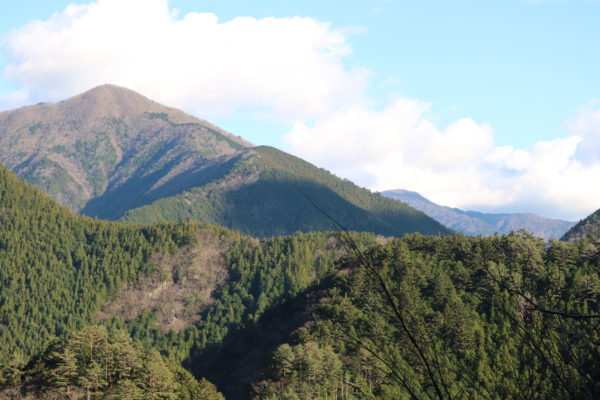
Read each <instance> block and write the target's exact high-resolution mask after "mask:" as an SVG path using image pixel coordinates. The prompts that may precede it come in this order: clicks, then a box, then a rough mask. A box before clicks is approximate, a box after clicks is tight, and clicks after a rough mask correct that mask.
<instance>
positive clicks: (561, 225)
mask: <svg viewBox="0 0 600 400" xmlns="http://www.w3.org/2000/svg"><path fill="white" fill-rule="evenodd" d="M381 193H382V195H384V196H388V197H390V198H394V199H397V200H400V201H402V202H405V203H406V204H408V205H410V206H412V207H414V208H416V209H417V210H420V211H423V212H424V213H425V214H427V215H429V216H430V217H432V218H434V219H436V220H437V221H438V222H440V223H442V224H444V225H446V226H448V227H449V228H452V229H455V230H457V231H460V232H463V233H465V234H467V235H493V234H494V233H496V232H497V233H499V234H503V233H510V232H511V231H518V230H519V229H525V230H526V231H529V232H531V233H533V234H535V235H537V236H539V237H542V238H544V239H558V238H560V237H561V236H562V235H563V234H564V232H566V231H567V230H568V229H569V228H570V227H572V226H573V225H574V224H575V223H574V222H570V221H562V220H557V219H550V218H544V217H540V216H539V215H536V214H533V213H513V214H510V213H497V214H492V213H482V212H479V211H469V210H467V211H465V210H461V209H459V208H452V207H447V206H441V205H438V204H436V203H434V202H432V201H430V200H429V199H427V198H425V197H423V196H422V195H421V194H419V193H417V192H411V191H409V190H404V189H395V190H386V191H383V192H381Z"/></svg>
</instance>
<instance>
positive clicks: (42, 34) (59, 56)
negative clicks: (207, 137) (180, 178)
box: [4, 0, 367, 120]
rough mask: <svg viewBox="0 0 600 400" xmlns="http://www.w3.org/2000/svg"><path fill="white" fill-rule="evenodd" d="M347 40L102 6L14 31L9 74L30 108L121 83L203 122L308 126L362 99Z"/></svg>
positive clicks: (253, 23) (119, 1) (163, 3)
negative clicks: (234, 116)
mask: <svg viewBox="0 0 600 400" xmlns="http://www.w3.org/2000/svg"><path fill="white" fill-rule="evenodd" d="M347 34H348V32H346V31H342V30H334V29H332V28H331V27H330V25H329V24H327V23H323V22H319V21H316V20H314V19H311V18H279V19H276V18H265V19H254V18H249V17H239V18H235V19H233V20H231V21H227V22H219V21H218V19H217V17H216V16H215V15H213V14H203V13H189V14H186V15H183V16H182V17H181V18H179V17H178V16H177V15H175V13H174V11H173V10H171V9H170V8H169V4H168V0H98V1H96V2H94V3H90V4H86V5H71V6H69V7H67V8H66V9H65V10H64V11H63V12H61V13H56V14H54V15H53V16H52V18H51V19H50V20H48V21H35V22H31V23H29V24H27V25H26V26H24V27H23V28H21V29H18V30H16V31H14V32H12V33H11V34H9V36H8V37H7V38H6V42H7V51H8V54H9V63H8V66H7V67H6V68H5V70H4V74H5V75H6V76H7V77H8V78H9V79H11V80H12V81H14V82H17V83H18V84H19V85H20V86H21V87H22V88H23V89H25V90H27V91H28V94H29V100H30V101H39V100H58V99H63V98H65V97H68V96H71V95H74V94H77V93H79V92H82V91H84V90H87V89H89V88H91V87H94V86H96V85H99V84H103V83H114V84H118V85H122V86H126V87H129V88H131V89H134V90H137V91H140V92H141V93H144V94H146V95H147V96H149V97H151V98H153V99H156V100H158V101H161V102H163V103H166V104H169V105H174V106H177V107H180V108H183V109H185V110H187V111H190V112H193V113H195V114H196V115H200V116H203V117H205V118H214V117H217V116H222V115H227V114H230V113H233V112H236V111H240V110H243V111H245V112H261V113H264V114H265V115H266V116H268V117H271V118H275V119H277V118H281V119H286V120H289V119H304V118H310V117H315V116H319V115H323V114H324V113H325V112H327V111H328V110H329V109H330V106H331V104H339V103H344V102H346V101H361V100H360V98H361V93H363V89H364V87H365V85H366V76H367V73H366V72H365V71H363V70H360V69H348V68H346V67H345V66H344V60H345V58H346V57H347V56H349V55H350V54H351V51H352V49H351V47H350V46H349V45H348V43H347V38H346V35H347Z"/></svg>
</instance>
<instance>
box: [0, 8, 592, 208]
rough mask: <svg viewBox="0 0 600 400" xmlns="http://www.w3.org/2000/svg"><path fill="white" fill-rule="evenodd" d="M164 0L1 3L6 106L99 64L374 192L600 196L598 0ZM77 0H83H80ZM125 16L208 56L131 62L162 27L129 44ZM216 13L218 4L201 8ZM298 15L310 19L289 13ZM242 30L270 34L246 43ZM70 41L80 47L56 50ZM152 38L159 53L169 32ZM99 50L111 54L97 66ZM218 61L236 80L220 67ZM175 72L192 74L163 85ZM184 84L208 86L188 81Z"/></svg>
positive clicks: (498, 201)
mask: <svg viewBox="0 0 600 400" xmlns="http://www.w3.org/2000/svg"><path fill="white" fill-rule="evenodd" d="M149 1H150V2H151V3H153V4H155V7H154V8H153V7H150V6H148V7H146V6H144V5H145V4H149V3H143V2H142V1H140V0H121V2H118V1H115V0H100V1H98V2H94V3H92V2H89V1H75V2H73V1H59V0H51V1H32V0H21V1H19V2H12V1H11V2H8V1H4V0H0V34H3V41H2V42H1V43H2V47H1V48H0V69H1V70H2V71H3V72H4V73H3V75H2V76H1V77H0V108H4V109H6V108H13V107H16V106H19V105H22V104H26V103H32V102H37V101H46V100H50V101H56V100H60V99H62V98H65V97H68V96H70V95H74V94H76V93H79V92H81V91H83V90H85V89H87V88H88V87H87V86H89V85H93V84H96V83H104V82H100V81H99V82H96V81H95V80H94V79H96V78H95V77H98V78H97V79H105V80H108V79H111V80H114V81H115V82H114V83H117V84H122V85H124V86H128V87H131V88H132V89H135V90H138V91H140V92H141V93H143V94H146V95H148V96H149V97H152V98H155V99H157V100H158V101H161V102H163V103H166V104H169V105H174V106H177V107H180V108H183V109H185V110H186V111H188V112H191V113H193V114H195V115H197V116H199V117H203V118H206V119H209V120H210V121H211V122H214V123H216V124H218V125H220V126H222V127H223V128H225V129H227V130H230V131H232V132H233V133H235V134H237V135H241V136H243V137H244V138H246V139H248V140H250V141H252V142H254V143H256V144H270V145H274V146H277V147H281V148H284V149H285V150H287V151H290V152H292V153H294V154H297V155H299V156H302V157H304V158H307V159H308V160H309V161H312V162H314V163H315V164H317V165H319V166H323V167H325V168H328V169H330V170H332V171H333V172H335V173H336V174H338V175H340V176H343V177H346V178H349V179H352V180H354V181H356V182H357V183H359V184H361V185H363V186H367V187H370V188H372V189H374V190H384V189H393V188H397V187H402V188H406V189H410V190H416V191H419V192H421V193H423V194H424V195H426V196H428V197H430V198H432V199H433V200H434V201H438V202H440V203H442V204H448V205H452V206H459V207H465V208H476V209H480V210H484V211H534V212H538V213H540V214H543V215H548V216H556V217H563V218H569V219H576V218H580V217H583V216H585V215H586V214H587V213H589V212H592V211H594V210H595V209H596V208H598V207H600V192H598V191H597V190H596V189H590V188H589V186H590V185H589V184H586V182H589V181H588V180H589V179H594V178H597V177H599V176H600V175H597V174H598V173H600V169H599V168H600V167H599V165H598V164H599V163H600V151H597V150H598V149H600V145H599V143H600V138H599V136H600V133H599V132H598V128H600V122H599V121H600V113H599V112H598V99H599V98H600V79H598V71H600V54H599V52H598V51H597V50H596V49H597V47H598V41H599V39H600V24H599V23H598V21H600V2H597V1H592V0H589V1H586V0H579V1H577V0H572V1H568V0H564V1H527V0H506V1H494V2H491V1H481V0H473V1H462V0H457V1H453V2H447V1H441V0H438V1H431V0H420V1H402V0H397V1H394V0H361V1H358V0H351V1H337V0H335V1H334V0H330V1H314V0H306V1H291V0H278V1H275V0H274V1H252V2H250V1H241V0H232V1H219V2H216V1H185V0H172V1H170V2H168V5H167V3H166V0H149ZM73 3H75V4H79V5H82V7H84V8H81V9H78V11H76V12H75V11H74V12H71V13H68V12H65V7H67V5H69V4H73ZM91 4H96V5H97V7H91ZM125 4H127V5H125ZM85 7H88V8H85ZM104 9H106V10H110V13H109V12H104V11H102V10H104ZM152 10H154V11H152ZM175 10H178V13H177V14H176V15H175V12H176V11H175ZM117 14H122V16H123V20H124V21H130V24H131V26H132V28H131V31H136V32H145V31H144V29H147V30H148V32H149V33H150V35H151V36H152V35H153V34H154V33H155V32H152V31H151V30H152V27H156V29H155V31H157V32H156V33H157V35H159V34H160V30H161V29H164V30H165V35H163V36H162V37H169V38H172V40H173V41H177V43H180V44H181V47H180V48H178V50H179V51H177V52H175V51H172V49H171V48H170V47H171V46H169V45H168V44H162V45H163V46H165V47H164V51H163V53H164V52H168V53H169V57H170V58H177V57H178V55H179V54H182V53H186V52H188V51H189V52H194V51H197V52H198V53H202V54H206V55H208V57H207V58H206V59H202V58H200V57H195V58H194V57H191V56H182V60H181V62H180V64H184V63H185V64H186V65H190V68H189V69H181V67H180V66H178V67H174V66H173V65H174V63H173V64H169V63H166V62H163V61H162V60H161V61H155V58H153V57H154V56H152V55H151V54H150V53H148V52H147V53H139V56H138V58H136V59H133V58H131V59H126V57H125V56H123V54H124V53H129V49H131V52H130V53H131V54H137V52H139V51H140V50H139V46H138V45H137V43H142V42H143V40H144V39H143V37H147V36H148V35H145V36H143V37H142V36H140V38H132V39H131V41H130V43H131V44H132V45H131V48H128V47H126V46H125V45H123V44H122V43H121V42H120V40H119V39H120V38H122V37H124V36H128V35H129V33H128V31H127V30H126V28H122V29H124V30H123V32H121V33H120V34H119V35H117V34H115V36H114V37H112V36H111V35H110V30H111V28H114V30H115V31H117V30H118V29H119V26H120V25H119V23H115V24H113V23H112V22H111V21H110V17H106V15H117ZM209 14H213V17H216V18H214V19H210V18H200V17H199V16H200V15H204V16H206V15H209ZM53 15H54V17H52V16H53ZM190 16H196V17H198V18H187V17H190ZM241 16H249V17H252V19H249V20H244V19H240V18H238V17H241ZM295 16H298V17H304V18H302V19H297V20H294V21H293V22H290V21H291V20H290V19H289V18H290V17H295ZM53 18H54V19H53ZM86 18H87V19H86ZM103 18H104V19H103ZM107 18H108V19H107ZM166 19H168V21H166ZM34 20H38V21H40V22H39V24H41V25H39V26H38V28H34V27H35V26H36V25H35V24H33V23H32V21H34ZM78 20H82V21H83V20H85V21H95V22H98V24H97V26H98V28H96V29H97V31H96V34H92V33H90V32H87V31H86V30H85V29H84V28H81V27H79V28H73V26H76V22H77V21H78ZM146 20H147V21H148V22H147V23H144V21H146ZM152 21H154V22H152ZM184 21H185V23H184ZM95 22H94V23H95ZM87 24H88V25H93V23H90V22H87ZM123 26H125V25H123ZM203 26H205V27H210V29H211V30H207V29H208V28H202V27H203ZM40 27H41V28H40ZM184 27H185V29H183V28H184ZM40 29H41V30H40ZM90 29H92V28H90ZM105 29H106V31H105ZM40 32H43V33H40ZM245 32H250V33H249V34H248V36H249V37H252V38H256V39H255V40H254V41H252V42H248V43H246V44H245V45H240V44H239V43H243V42H244V37H243V36H244V35H245ZM204 33H206V35H207V36H206V37H204V36H202V35H203V34H204ZM36 35H37V36H36ZM106 35H107V36H109V37H108V38H104V37H103V36H106ZM88 37H89V40H90V42H89V46H86V43H84V42H83V40H84V39H85V38H88ZM153 37H154V36H153ZM207 37H209V38H213V37H216V38H217V39H216V43H218V44H220V46H210V45H208V44H206V43H204V41H203V39H206V38H207ZM50 38H53V39H52V40H51V39H50ZM57 38H59V39H57ZM81 38H84V39H81ZM57 40H64V41H65V45H64V46H60V45H58V47H53V46H57V44H56V41H57ZM111 40H114V41H115V42H111ZM136 40H137V42H136ZM155 41H157V42H158V43H159V44H157V45H156V49H155V50H156V51H157V52H160V49H161V44H160V43H161V39H160V35H159V36H156V39H155ZM124 42H126V43H129V42H127V40H125V41H124ZM321 43H326V46H325V47H324V48H321ZM144 46H145V45H144ZM178 46H179V44H178ZM196 46H198V47H197V49H196ZM96 47H98V48H100V49H101V50H99V53H100V52H104V53H103V55H102V57H101V58H98V60H102V61H103V62H104V61H105V62H106V63H107V64H108V65H109V66H108V67H107V66H106V65H105V66H104V67H103V68H102V69H99V68H98V66H97V63H98V62H99V61H94V54H92V53H90V50H89V49H90V48H96ZM142 47H143V46H142ZM115 48H118V51H117V50H115V51H113V49H115ZM65 49H68V51H67V50H65ZM224 49H226V50H224ZM294 49H298V51H293V50H294ZM246 50H248V51H246ZM250 50H251V51H250ZM51 51H53V52H54V53H56V54H57V57H56V59H53V58H52V54H53V53H52V52H51ZM148 51H150V50H148ZM253 55H256V56H257V58H258V60H256V59H254V57H253ZM99 57H100V56H99ZM111 57H114V58H115V61H114V63H112V62H111ZM131 57H133V56H131ZM159 57H160V56H159ZM286 59H287V60H288V61H289V62H288V63H287V64H286ZM57 60H58V61H57ZM63 60H64V61H63ZM132 60H133V61H132ZM137 60H143V61H144V62H142V61H140V62H139V67H138V68H141V69H146V67H147V66H148V65H149V63H154V62H156V63H157V64H160V65H159V66H152V67H149V68H148V71H144V74H146V75H144V74H141V75H143V76H140V74H139V73H137V71H136V69H135V68H134V66H136V65H137ZM211 62H212V63H214V65H207V64H210V63H211ZM195 63H197V65H196V64H195ZM292 63H296V65H298V68H297V70H295V69H294V64H292ZM280 64H281V65H280ZM234 65H235V68H234V67H233V66H234ZM192 67H194V68H192ZM263 67H265V70H266V72H265V71H262V70H261V69H262V68H263ZM153 68H154V69H153ZM107 69H110V70H111V71H113V70H114V73H112V75H111V74H108V73H107V72H105V71H106V70H107ZM194 71H200V72H199V73H198V75H195V74H194ZM218 71H224V73H229V74H230V75H232V79H230V81H231V82H229V83H228V82H227V81H225V80H223V81H220V80H219V79H214V76H213V79H212V80H210V81H208V78H206V76H209V75H210V74H217V73H218ZM186 73H187V74H189V76H187V75H186ZM175 74H176V75H179V76H181V77H183V78H185V79H186V80H187V81H186V82H179V81H174V80H173V79H171V80H164V82H163V81H162V79H163V78H162V77H164V76H171V75H175ZM202 74H203V75H202ZM238 74H239V76H238ZM210 76H212V75H210ZM203 77H204V78H203ZM270 77H273V79H269V78H270ZM183 78H182V79H183ZM144 79H145V80H144ZM202 79H204V80H202ZM244 79H245V80H244ZM187 82H194V83H193V84H192V85H186V84H185V83H187ZM232 82H235V83H236V84H235V85H234V84H233V83H232ZM249 82H250V83H253V84H250V83H249ZM86 85H87V86H86ZM161 85H162V86H161ZM194 85H196V86H194ZM187 86H190V87H191V88H196V89H197V90H196V92H194V93H192V91H191V90H190V91H189V93H187V94H182V93H183V92H184V91H185V90H188V87H187ZM178 87H181V88H182V89H181V90H179V91H177V90H176V88H178ZM199 92H203V93H205V96H204V97H201V96H200V95H198V94H197V93H199ZM373 126H377V129H376V130H373V129H372V127H373ZM316 142H318V144H317V145H315V143H316ZM340 142H344V144H343V145H342V146H339V145H338V144H339V143H340ZM596 180H597V179H596ZM565 192H567V193H565ZM574 203H576V204H574Z"/></svg>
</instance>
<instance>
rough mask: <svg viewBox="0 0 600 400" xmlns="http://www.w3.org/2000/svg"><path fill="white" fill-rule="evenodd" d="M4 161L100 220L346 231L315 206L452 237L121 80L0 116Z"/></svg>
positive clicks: (391, 230)
mask: <svg viewBox="0 0 600 400" xmlns="http://www.w3.org/2000/svg"><path fill="white" fill-rule="evenodd" d="M0 161H1V162H3V163H4V164H5V165H6V166H8V167H9V168H10V169H12V170H13V171H14V172H15V173H16V174H17V175H19V176H20V177H21V178H23V179H25V180H27V181H28V182H30V183H33V184H34V185H36V186H38V187H39V188H41V189H42V190H44V191H45V192H46V193H48V194H50V195H51V196H52V197H53V198H54V199H56V200H57V201H58V202H59V203H60V204H62V205H64V206H66V207H68V208H70V209H71V210H73V211H75V212H79V213H81V214H84V215H88V216H92V217H99V218H103V219H112V220H116V219H119V218H121V217H123V215H125V214H127V215H126V216H125V217H124V218H123V221H135V222H142V223H149V222H156V221H171V222H180V221H198V222H209V223H216V224H219V225H224V226H227V227H229V228H233V229H237V230H240V231H241V232H244V233H248V234H252V235H259V236H272V235H280V234H290V233H293V232H296V231H305V232H307V231H323V230H330V229H333V228H335V229H337V227H336V226H334V225H333V224H332V223H331V221H329V220H328V219H327V218H326V217H324V216H323V215H322V213H320V211H319V210H318V209H317V208H316V207H315V206H314V205H313V204H311V202H314V204H316V205H317V207H320V208H322V209H323V210H326V211H327V212H328V213H330V214H331V215H332V216H333V217H334V218H335V219H336V220H338V221H339V222H340V223H342V224H344V225H346V226H347V227H348V228H349V229H353V230H358V231H371V232H375V233H379V234H384V235H402V234H404V233H407V232H422V233H426V234H436V233H442V234H446V233H449V232H450V231H449V230H448V229H446V228H444V227H443V226H442V225H440V224H439V223H437V222H435V221H434V220H432V219H430V218H429V217H427V216H426V215H424V214H421V213H419V212H416V211H415V210H413V209H412V208H410V207H406V206H404V205H401V204H398V203H396V202H393V201H388V200H387V199H384V198H382V197H381V196H379V195H377V194H374V193H371V192H370V191H368V190H365V189H362V188H359V187H357V186H356V185H354V184H352V183H351V182H349V181H345V180H343V179H339V178H337V177H335V176H334V175H332V174H330V173H329V172H327V171H325V170H322V169H319V168H317V167H315V166H313V165H311V164H309V163H306V162H304V161H302V160H300V159H298V158H296V157H293V156H291V155H289V154H286V153H284V152H281V151H278V150H275V149H272V148H267V147H261V148H253V147H252V145H251V144H250V143H248V142H245V141H244V140H242V139H240V138H239V137H236V136H233V135H231V134H229V133H227V132H225V131H222V130H220V129H219V128H217V127H215V126H213V125H210V124H209V123H207V122H205V121H202V120H198V119H196V118H194V117H192V116H189V115H187V114H185V113H183V112H181V111H179V110H176V109H172V108H168V107H165V106H162V105H160V104H158V103H155V102H153V101H152V100H149V99H147V98H145V97H143V96H141V95H139V94H137V93H135V92H133V91H131V90H128V89H125V88H121V87H117V86H112V85H104V86H99V87H97V88H94V89H92V90H90V91H88V92H85V93H83V94H81V95H79V96H75V97H73V98H71V99H67V100H65V101H62V102H59V103H56V104H51V103H40V104H37V105H33V106H28V107H23V108H20V109H17V110H13V111H6V112H2V113H0ZM299 189H300V190H299ZM144 206H148V207H144ZM140 207H141V208H140Z"/></svg>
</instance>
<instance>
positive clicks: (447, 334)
mask: <svg viewBox="0 0 600 400" xmlns="http://www.w3.org/2000/svg"><path fill="white" fill-rule="evenodd" d="M274 159H275V158H271V159H268V161H271V162H273V160H274ZM357 201H358V200H357ZM0 209H1V210H2V212H1V217H0V279H1V281H0V283H1V286H0V323H1V325H0V327H1V329H0V354H1V356H2V359H1V360H0V398H15V397H16V398H19V397H18V396H23V395H25V396H26V397H25V398H29V399H34V398H35V399H37V398H43V399H51V398H56V399H59V398H65V396H71V398H85V397H87V395H88V393H89V395H90V398H94V399H100V398H102V399H109V398H130V399H135V398H140V399H142V398H156V399H201V400H215V399H220V394H219V393H218V392H217V391H216V390H215V388H214V387H213V386H212V385H211V384H210V383H209V382H208V381H206V380H204V379H200V378H202V377H205V378H207V379H208V380H209V381H211V382H214V383H215V384H216V385H217V387H218V389H219V390H220V391H221V392H223V393H224V394H225V396H226V398H227V399H229V400H238V399H239V400H242V399H308V398H310V399H322V400H325V399H332V398H337V399H341V400H354V399H364V398H368V399H390V400H391V399H394V400H395V399H403V398H407V399H409V398H412V399H490V398H511V399H512V398H514V399H540V400H541V399H596V398H598V396H600V386H599V385H598V382H600V363H599V362H598V360H599V359H600V336H599V335H598V332H599V331H600V325H599V324H600V317H599V314H600V308H599V305H600V278H599V276H600V257H598V250H597V249H596V248H595V247H590V246H588V244H589V243H587V242H585V241H584V242H581V243H578V244H570V243H564V242H558V241H553V242H551V243H550V245H547V244H545V243H544V241H543V240H541V239H537V238H535V237H532V236H529V235H526V234H510V235H504V236H494V237H465V236H462V235H453V236H424V235H421V234H413V235H406V236H404V237H402V238H400V239H393V240H391V239H388V240H386V239H384V238H382V237H376V236H374V235H372V234H367V233H363V234H352V233H351V234H345V233H343V234H341V235H340V234H334V233H326V232H323V233H320V232H316V233H297V234H294V235H289V236H283V237H274V238H269V239H262V240H259V239H256V238H252V237H250V236H244V235H241V234H239V233H236V232H234V231H230V230H228V229H225V228H220V227H216V226H207V225H196V224H180V225H175V224H162V225H151V226H140V225H133V224H131V225H129V224H121V223H114V222H105V221H98V220H93V219H90V218H87V217H78V216H75V215H73V214H72V213H70V212H69V211H67V210H65V209H64V208H62V207H60V206H58V205H56V204H55V203H54V202H53V201H52V200H50V199H49V198H48V197H47V196H46V195H44V194H42V193H41V192H40V191H39V190H37V189H35V188H33V187H32V186H30V185H28V184H25V183H23V182H21V181H19V180H18V179H17V178H16V177H15V176H14V174H12V173H11V172H9V171H8V170H6V169H4V168H0ZM350 237H351V238H352V239H349V238H350ZM355 246H356V247H355ZM352 249H354V250H352ZM100 354H101V355H102V356H100ZM125 360H129V361H127V362H128V363H129V364H127V365H128V366H127V367H125V364H124V363H125ZM181 365H184V366H185V367H186V369H187V370H184V369H183V368H182V367H181ZM188 371H191V372H192V373H193V374H194V375H195V377H197V378H198V379H199V380H197V379H196V378H194V377H193V376H192V375H190V373H189V372H188ZM27 396H28V397H27Z"/></svg>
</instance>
